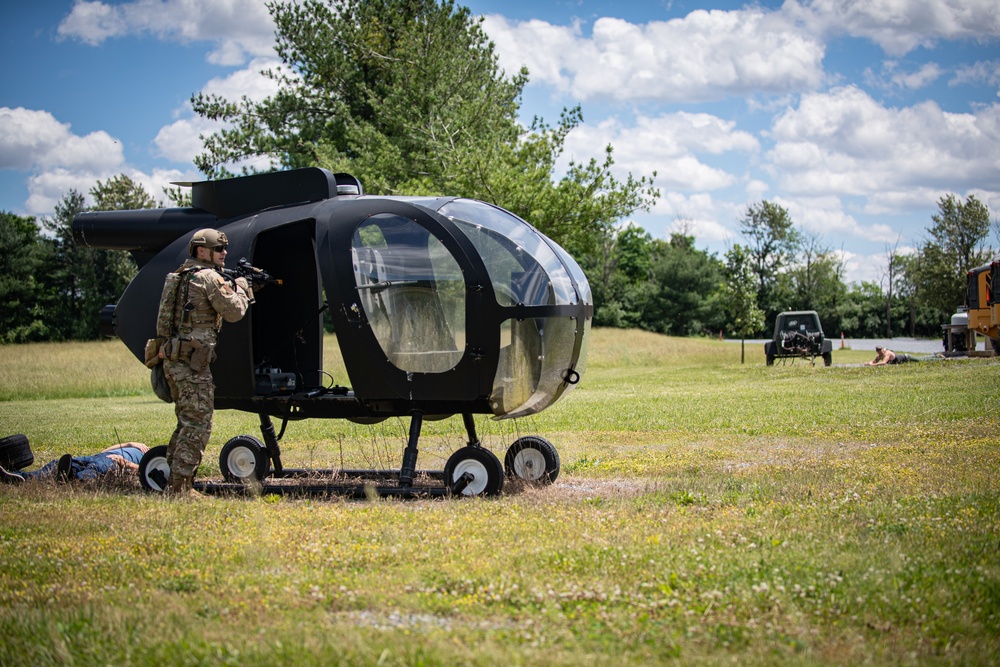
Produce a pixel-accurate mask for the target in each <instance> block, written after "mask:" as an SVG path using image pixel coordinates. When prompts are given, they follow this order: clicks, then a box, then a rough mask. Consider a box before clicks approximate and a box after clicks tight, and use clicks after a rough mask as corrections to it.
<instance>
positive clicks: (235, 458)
mask: <svg viewBox="0 0 1000 667" xmlns="http://www.w3.org/2000/svg"><path fill="white" fill-rule="evenodd" d="M270 469H271V461H270V458H269V457H268V455H267V448H266V447H264V443H263V442H261V441H260V440H258V439H257V438H255V437H253V436H252V435H237V436H236V437H233V438H230V439H229V441H228V442H227V443H226V444H225V445H224V446H223V447H222V452H221V453H220V454H219V470H221V471H222V476H223V478H225V480H226V481H227V482H259V481H261V480H263V479H264V478H265V477H267V474H268V472H269V471H270Z"/></svg>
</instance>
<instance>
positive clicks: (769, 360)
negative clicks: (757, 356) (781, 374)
mask: <svg viewBox="0 0 1000 667" xmlns="http://www.w3.org/2000/svg"><path fill="white" fill-rule="evenodd" d="M767 365H768V366H773V365H774V355H773V354H769V355H767Z"/></svg>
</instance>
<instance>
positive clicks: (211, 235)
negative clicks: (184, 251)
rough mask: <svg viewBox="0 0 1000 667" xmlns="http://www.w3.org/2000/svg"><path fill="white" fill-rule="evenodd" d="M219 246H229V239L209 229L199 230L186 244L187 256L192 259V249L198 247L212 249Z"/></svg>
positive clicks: (217, 231) (215, 230) (223, 234)
mask: <svg viewBox="0 0 1000 667" xmlns="http://www.w3.org/2000/svg"><path fill="white" fill-rule="evenodd" d="M219 245H229V239H227V238H226V235H225V233H224V232H220V231H219V230H217V229H211V228H207V229H199V230H198V231H196V232H195V233H194V236H192V237H191V242H190V243H188V254H189V255H191V256H192V257H194V249H195V248H197V247H198V246H205V247H207V248H214V247H215V246H219Z"/></svg>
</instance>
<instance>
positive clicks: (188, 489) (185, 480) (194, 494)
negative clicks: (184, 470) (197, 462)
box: [177, 475, 205, 500]
mask: <svg viewBox="0 0 1000 667" xmlns="http://www.w3.org/2000/svg"><path fill="white" fill-rule="evenodd" d="M180 480H181V482H180V488H179V489H178V491H177V495H178V496H180V497H181V498H190V499H193V500H201V499H202V498H204V497H205V496H203V495H202V494H201V492H200V491H197V490H195V488H194V475H191V476H190V477H181V478H180Z"/></svg>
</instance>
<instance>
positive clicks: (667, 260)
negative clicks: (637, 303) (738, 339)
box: [642, 233, 725, 336]
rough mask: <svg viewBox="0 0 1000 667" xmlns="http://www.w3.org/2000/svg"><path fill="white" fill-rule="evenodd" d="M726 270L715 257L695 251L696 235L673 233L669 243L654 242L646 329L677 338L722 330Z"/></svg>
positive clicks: (644, 313) (645, 304)
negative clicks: (721, 288) (721, 289)
mask: <svg viewBox="0 0 1000 667" xmlns="http://www.w3.org/2000/svg"><path fill="white" fill-rule="evenodd" d="M723 268H724V267H723V264H722V262H720V261H719V260H718V259H717V258H716V257H715V255H712V254H710V253H708V252H706V251H704V250H698V249H697V248H695V246H694V237H693V236H688V235H686V234H682V233H674V234H671V236H670V240H669V241H661V240H657V241H654V243H653V252H652V260H651V266H650V283H651V285H650V289H649V290H647V292H646V293H645V295H644V296H645V300H644V302H643V307H642V326H643V328H645V329H649V330H651V331H658V332H661V333H666V334H671V335H674V336H691V335H702V334H706V333H714V332H716V331H718V330H719V329H720V328H723V327H724V326H725V317H724V316H723V313H722V308H721V306H720V303H719V285H720V284H721V283H722V281H723Z"/></svg>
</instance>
